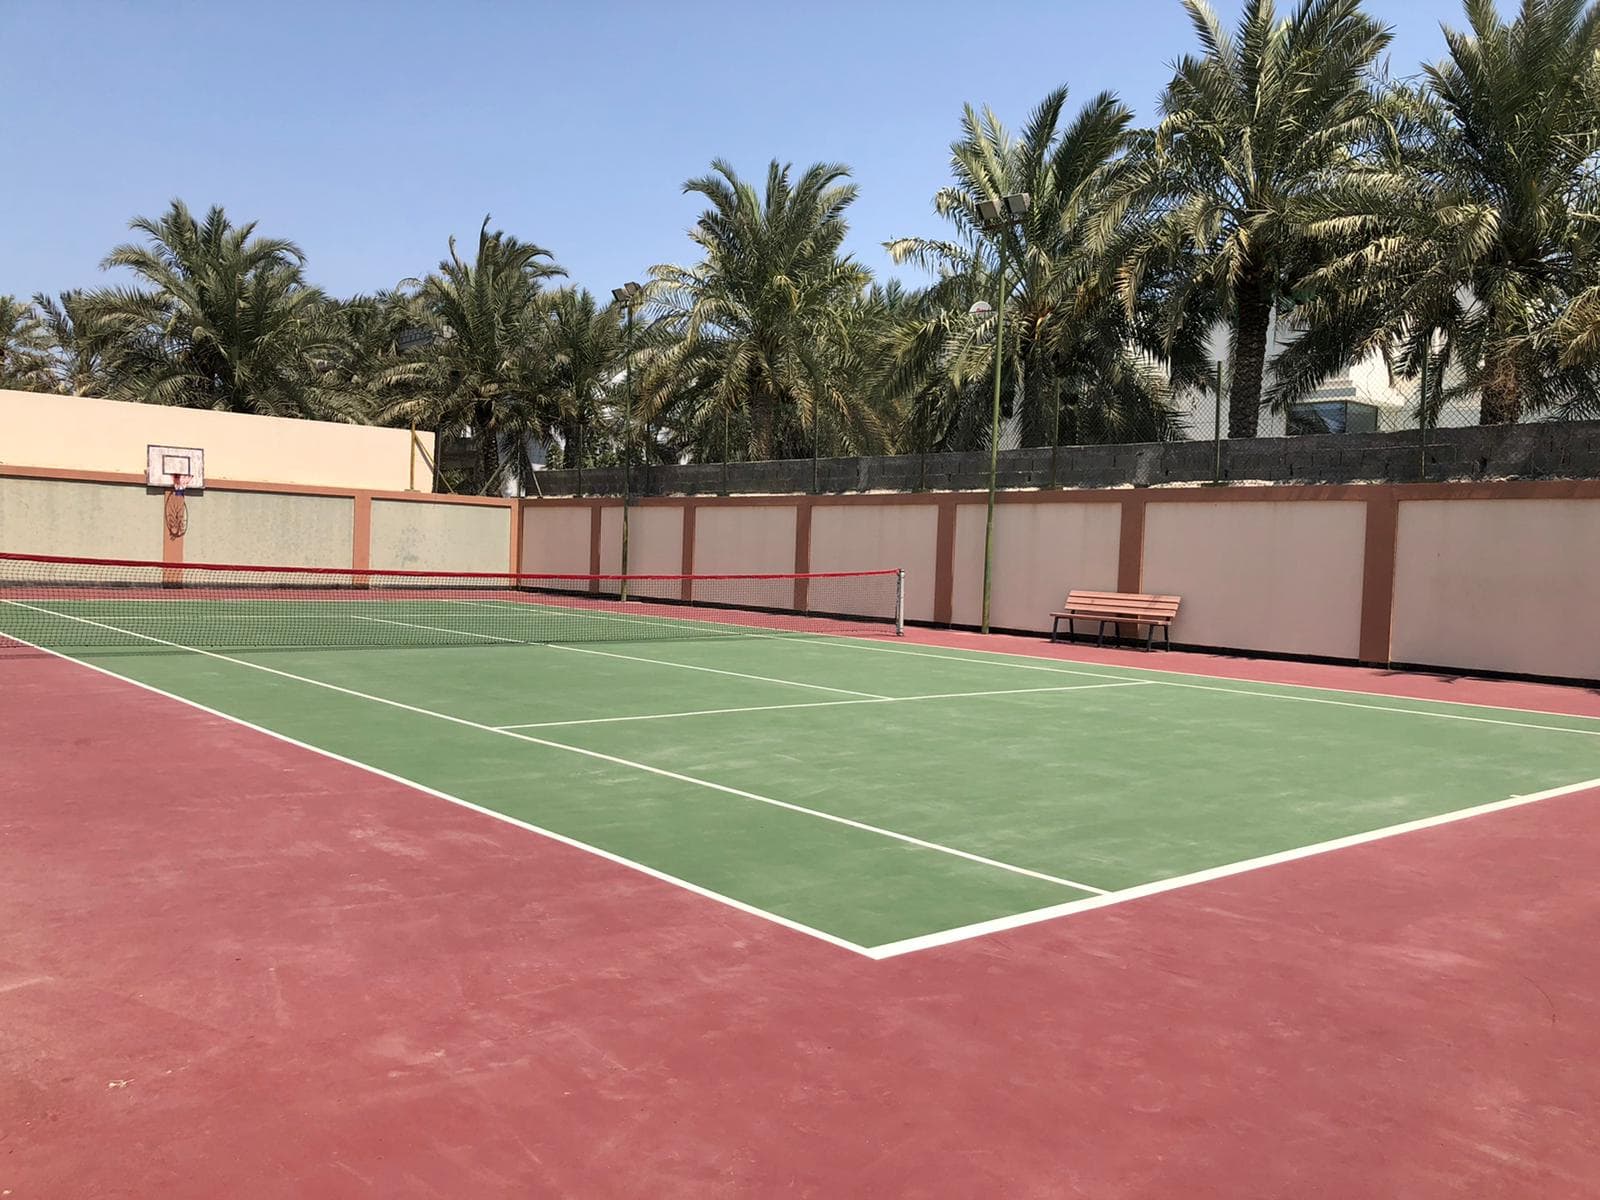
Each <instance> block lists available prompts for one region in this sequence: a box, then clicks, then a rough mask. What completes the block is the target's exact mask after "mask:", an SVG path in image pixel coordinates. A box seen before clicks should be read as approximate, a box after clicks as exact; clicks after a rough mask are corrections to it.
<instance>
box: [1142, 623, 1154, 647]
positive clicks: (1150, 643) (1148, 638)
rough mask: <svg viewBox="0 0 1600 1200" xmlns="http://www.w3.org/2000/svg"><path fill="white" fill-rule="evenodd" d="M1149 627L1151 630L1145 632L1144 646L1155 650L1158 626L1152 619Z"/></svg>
mask: <svg viewBox="0 0 1600 1200" xmlns="http://www.w3.org/2000/svg"><path fill="white" fill-rule="evenodd" d="M1147 628H1148V630H1149V632H1147V633H1146V634H1145V636H1144V648H1145V649H1146V650H1147V651H1148V650H1154V649H1155V648H1156V626H1155V622H1154V621H1152V622H1151V623H1150V624H1149V626H1148V627H1147Z"/></svg>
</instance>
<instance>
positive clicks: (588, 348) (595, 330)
mask: <svg viewBox="0 0 1600 1200" xmlns="http://www.w3.org/2000/svg"><path fill="white" fill-rule="evenodd" d="M547 316H548V320H549V326H550V328H549V343H548V347H549V353H550V370H551V377H550V382H549V387H550V392H551V394H552V396H553V397H554V399H555V402H556V404H557V406H558V411H559V414H560V415H559V429H560V440H561V463H562V465H563V466H566V467H576V468H577V469H578V470H579V471H582V470H583V468H584V467H585V466H589V465H593V464H595V463H598V462H601V461H607V460H609V459H610V458H611V457H614V455H613V454H611V453H610V452H608V451H607V450H606V449H604V448H603V447H602V445H601V444H599V443H600V442H601V440H602V439H604V440H605V441H607V442H609V443H615V444H620V442H621V438H620V436H619V435H620V433H621V432H622V431H621V429H620V424H621V419H622V415H623V414H622V412H621V411H620V408H619V405H618V403H617V393H618V390H619V380H620V379H621V377H622V373H623V355H624V353H625V351H626V342H625V334H624V332H623V323H622V320H621V317H620V315H619V311H618V309H617V308H616V307H615V306H611V305H607V306H605V307H603V308H602V307H600V306H599V305H598V304H597V303H596V302H595V298H594V294H593V293H592V292H590V291H589V290H588V289H587V288H561V289H560V290H558V291H556V292H554V293H552V294H551V296H550V297H549V299H548V301H547ZM597 434H598V435H599V436H598V437H597ZM615 448H616V446H615V445H613V446H612V449H613V450H614V449H615Z"/></svg>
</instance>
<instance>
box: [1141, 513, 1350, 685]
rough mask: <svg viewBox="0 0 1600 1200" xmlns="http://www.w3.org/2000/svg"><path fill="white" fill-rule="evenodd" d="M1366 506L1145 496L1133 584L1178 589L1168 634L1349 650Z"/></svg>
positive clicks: (1214, 641)
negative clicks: (1139, 579) (1139, 576)
mask: <svg viewBox="0 0 1600 1200" xmlns="http://www.w3.org/2000/svg"><path fill="white" fill-rule="evenodd" d="M1365 538H1366V505H1365V504H1363V503H1361V502H1359V501H1313V502H1306V501H1293V502H1291V501H1279V502H1272V501H1267V502H1262V503H1243V504H1241V503H1229V502H1218V503H1214V504H1207V503H1184V504H1160V503H1155V502H1152V503H1151V504H1150V506H1149V507H1148V508H1147V509H1146V510H1145V529H1144V581H1143V584H1142V587H1141V590H1143V591H1145V592H1154V593H1158V594H1169V593H1170V594H1175V595H1180V596H1182V597H1183V605H1182V607H1181V608H1180V609H1179V611H1178V619H1177V621H1175V622H1174V623H1173V627H1172V639H1173V641H1177V642H1192V643H1195V644H1198V645H1202V646H1227V647H1233V648H1238V649H1250V650H1271V651H1276V652H1278V653H1286V654H1320V655H1330V656H1334V657H1340V658H1355V657H1357V656H1358V654H1359V650H1360V633H1361V583H1362V569H1363V559H1364V553H1365Z"/></svg>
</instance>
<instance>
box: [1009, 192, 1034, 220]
mask: <svg viewBox="0 0 1600 1200" xmlns="http://www.w3.org/2000/svg"><path fill="white" fill-rule="evenodd" d="M1031 207H1033V197H1032V196H1030V195H1028V193H1027V192H1017V193H1016V194H1015V195H1011V196H1007V197H1006V211H1007V212H1008V213H1010V214H1011V215H1012V217H1013V218H1015V217H1022V216H1026V215H1027V213H1028V209H1030V208H1031Z"/></svg>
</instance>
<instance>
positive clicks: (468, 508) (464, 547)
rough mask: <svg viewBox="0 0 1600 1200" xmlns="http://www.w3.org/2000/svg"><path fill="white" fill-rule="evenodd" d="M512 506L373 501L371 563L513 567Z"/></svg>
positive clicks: (385, 565)
mask: <svg viewBox="0 0 1600 1200" xmlns="http://www.w3.org/2000/svg"><path fill="white" fill-rule="evenodd" d="M510 555H511V510H510V508H509V507H506V506H500V505H492V506H491V505H486V504H446V503H439V502H434V503H427V502H418V501H414V500H374V501H373V502H372V558H371V565H372V566H373V567H375V568H379V569H383V570H409V571H508V570H510Z"/></svg>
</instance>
